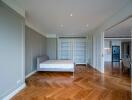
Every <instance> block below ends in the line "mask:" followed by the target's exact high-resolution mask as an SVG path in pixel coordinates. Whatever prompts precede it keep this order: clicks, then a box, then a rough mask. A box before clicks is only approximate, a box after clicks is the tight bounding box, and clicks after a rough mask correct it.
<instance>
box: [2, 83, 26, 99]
mask: <svg viewBox="0 0 132 100" xmlns="http://www.w3.org/2000/svg"><path fill="white" fill-rule="evenodd" d="M25 87H26V84H25V83H24V84H22V85H21V86H20V87H19V88H17V89H16V90H14V91H13V92H12V93H11V94H9V95H7V96H6V97H4V98H3V100H10V99H11V98H12V97H13V96H15V95H16V94H17V93H19V92H20V91H21V90H22V89H24V88H25Z"/></svg>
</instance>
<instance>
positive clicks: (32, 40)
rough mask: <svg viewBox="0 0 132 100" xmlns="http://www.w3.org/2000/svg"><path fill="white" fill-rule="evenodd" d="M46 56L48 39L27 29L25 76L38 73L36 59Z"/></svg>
mask: <svg viewBox="0 0 132 100" xmlns="http://www.w3.org/2000/svg"><path fill="white" fill-rule="evenodd" d="M45 54H46V37H45V36H42V35H41V34H39V33H38V32H36V31H34V30H33V29H31V28H29V27H28V26H26V27H25V64H26V65H25V75H26V76H27V75H28V74H30V73H31V72H33V71H36V68H37V66H36V63H37V62H36V61H37V60H36V58H37V56H42V55H45Z"/></svg>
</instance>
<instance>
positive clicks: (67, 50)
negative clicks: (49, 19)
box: [58, 38, 86, 64]
mask: <svg viewBox="0 0 132 100" xmlns="http://www.w3.org/2000/svg"><path fill="white" fill-rule="evenodd" d="M58 59H71V60H73V61H74V62H75V63H76V64H85V63H86V39H85V38H84V39H82V38H60V39H58Z"/></svg>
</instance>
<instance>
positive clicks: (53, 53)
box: [47, 38, 57, 60]
mask: <svg viewBox="0 0 132 100" xmlns="http://www.w3.org/2000/svg"><path fill="white" fill-rule="evenodd" d="M47 55H48V56H49V59H51V60H55V59H57V39H56V38H47Z"/></svg>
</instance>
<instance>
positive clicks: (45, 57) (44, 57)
mask: <svg viewBox="0 0 132 100" xmlns="http://www.w3.org/2000/svg"><path fill="white" fill-rule="evenodd" d="M46 60H49V57H48V56H46V55H43V56H39V57H37V67H39V64H40V63H42V62H44V61H46Z"/></svg>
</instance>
